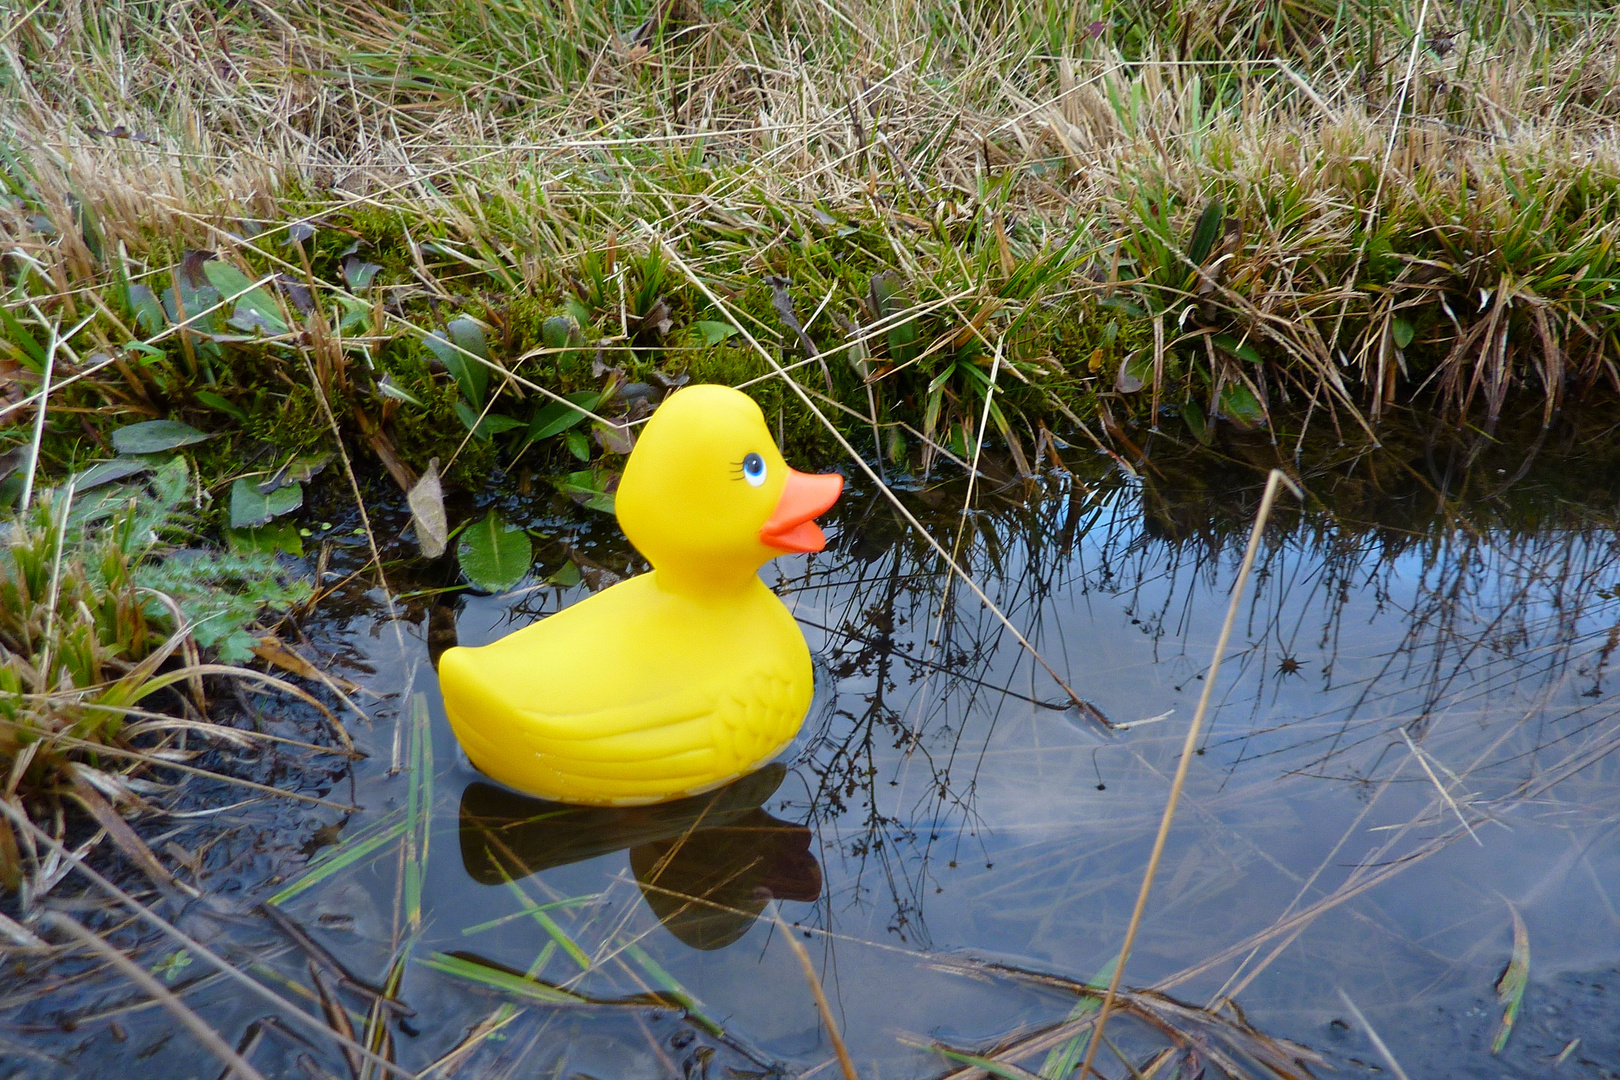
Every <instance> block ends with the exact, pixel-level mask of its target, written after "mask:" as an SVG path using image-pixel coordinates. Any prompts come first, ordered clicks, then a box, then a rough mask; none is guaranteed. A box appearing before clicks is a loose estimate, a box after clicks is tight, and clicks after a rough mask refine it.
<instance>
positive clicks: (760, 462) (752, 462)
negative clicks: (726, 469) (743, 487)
mask: <svg viewBox="0 0 1620 1080" xmlns="http://www.w3.org/2000/svg"><path fill="white" fill-rule="evenodd" d="M743 479H744V480H747V481H748V482H749V483H750V484H752V485H753V486H754V487H759V485H761V484H763V483H764V482H765V459H764V458H762V457H760V456H759V455H758V454H749V455H748V456H747V457H745V458H743Z"/></svg>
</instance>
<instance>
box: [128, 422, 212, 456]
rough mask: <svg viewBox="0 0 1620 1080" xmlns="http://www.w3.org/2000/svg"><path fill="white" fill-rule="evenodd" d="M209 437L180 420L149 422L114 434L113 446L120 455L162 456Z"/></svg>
mask: <svg viewBox="0 0 1620 1080" xmlns="http://www.w3.org/2000/svg"><path fill="white" fill-rule="evenodd" d="M209 437H210V436H208V435H204V434H203V433H202V432H200V431H198V430H197V429H196V428H194V427H192V426H191V425H190V424H182V423H181V422H180V421H178V420H147V421H145V422H143V423H139V424H128V425H126V426H124V427H121V428H119V429H118V430H117V431H115V432H113V433H112V444H113V449H114V450H117V451H118V452H119V453H120V454H161V453H162V452H163V451H165V450H174V449H177V448H179V447H182V446H190V445H191V444H193V443H200V442H202V441H204V440H205V439H208V438H209Z"/></svg>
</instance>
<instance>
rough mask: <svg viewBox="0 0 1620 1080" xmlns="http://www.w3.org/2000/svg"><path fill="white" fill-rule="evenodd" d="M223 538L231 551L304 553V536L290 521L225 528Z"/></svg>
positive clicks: (265, 553) (266, 553)
mask: <svg viewBox="0 0 1620 1080" xmlns="http://www.w3.org/2000/svg"><path fill="white" fill-rule="evenodd" d="M282 490H283V491H285V490H287V489H285V488H283V489H282ZM225 539H226V541H227V542H228V543H229V544H230V545H231V550H232V551H247V552H257V553H259V554H261V555H274V554H275V553H276V552H278V551H285V552H286V553H287V554H288V555H294V556H301V555H303V554H304V538H303V537H302V536H299V535H298V526H296V525H294V524H293V523H292V522H290V521H272V522H270V523H269V524H268V525H260V526H259V527H258V528H253V529H226V530H225Z"/></svg>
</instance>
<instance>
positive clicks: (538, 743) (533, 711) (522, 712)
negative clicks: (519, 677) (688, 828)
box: [455, 672, 804, 799]
mask: <svg viewBox="0 0 1620 1080" xmlns="http://www.w3.org/2000/svg"><path fill="white" fill-rule="evenodd" d="M502 712H503V713H504V715H501V716H499V717H495V716H492V715H490V714H487V713H483V712H482V711H481V710H477V709H473V710H470V711H465V712H462V713H461V715H459V716H457V717H456V718H455V719H456V720H457V725H456V726H457V728H458V734H459V735H460V736H461V738H462V741H463V742H464V743H465V744H466V746H467V752H468V754H469V755H470V756H471V757H472V759H473V760H474V761H475V762H477V763H479V764H480V766H481V767H483V768H485V769H486V771H489V772H490V773H491V774H492V775H495V776H496V778H497V779H501V778H502V773H503V772H504V771H505V770H504V769H503V768H502V766H503V765H506V764H510V765H511V767H512V770H513V771H512V772H511V773H509V774H508V775H516V774H517V773H518V771H520V770H521V772H523V773H528V772H530V771H531V770H534V771H537V772H538V773H540V774H541V775H542V776H543V777H544V778H545V780H544V787H545V788H546V791H545V794H547V795H549V796H551V797H554V798H557V797H562V798H570V799H575V798H581V797H584V796H586V795H589V796H591V797H593V799H604V798H605V799H619V798H637V797H640V796H642V795H644V794H645V793H646V792H647V791H648V790H649V788H650V787H653V786H655V787H657V788H658V789H660V790H661V791H663V792H681V791H689V790H690V791H695V790H700V789H703V788H707V787H712V786H714V784H716V783H717V782H720V781H723V780H727V779H730V778H732V777H735V776H738V775H740V774H741V773H743V772H745V771H747V770H749V769H751V768H753V767H755V766H757V765H758V764H760V763H761V762H762V761H764V760H765V759H766V758H767V757H769V756H770V755H771V754H772V753H774V752H775V751H776V750H777V749H778V748H779V747H780V746H781V745H782V744H783V743H785V742H787V741H788V740H789V739H791V738H792V737H793V734H794V732H795V731H796V730H797V728H798V724H799V722H800V721H801V720H802V719H803V712H804V705H803V702H802V700H799V695H796V694H795V693H794V686H793V683H792V680H790V679H787V678H783V677H780V676H776V675H772V674H770V673H765V672H757V673H753V674H750V675H745V676H743V677H741V678H738V677H735V676H734V677H733V678H732V679H731V680H729V681H728V684H727V685H726V687H725V688H724V689H723V690H722V689H720V688H718V687H717V686H716V685H715V684H714V683H712V682H708V681H696V680H694V681H693V682H691V683H688V684H686V685H681V686H666V687H665V688H664V689H663V690H662V692H660V693H657V694H656V695H650V696H647V697H646V698H644V699H643V700H639V701H620V702H617V703H615V704H614V705H611V706H608V707H604V708H600V709H595V710H590V711H569V712H562V711H555V710H550V709H547V708H545V707H544V706H543V705H542V704H540V703H538V702H536V703H532V704H531V703H523V704H512V703H507V707H506V709H504V710H502ZM520 762H521V764H520ZM520 786H533V785H520Z"/></svg>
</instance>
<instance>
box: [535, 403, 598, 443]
mask: <svg viewBox="0 0 1620 1080" xmlns="http://www.w3.org/2000/svg"><path fill="white" fill-rule="evenodd" d="M563 396H564V397H566V398H567V399H568V400H569V401H571V402H573V403H574V404H575V405H578V406H579V408H578V409H576V408H572V407H571V406H569V405H565V404H563V403H562V402H560V401H549V402H547V403H546V404H545V405H543V406H542V407H541V408H540V411H539V412H537V413H535V414H534V419H533V420H531V421H529V437H528V440H527V441H528V442H539V441H540V440H542V439H549V438H551V437H552V436H553V435H561V434H562V433H563V432H565V431H567V430H568V429H569V428H571V427H573V426H574V425H575V424H578V423H579V422H580V421H581V420H584V419H585V414H584V413H583V412H581V411H580V410H581V409H594V408H596V405H597V402H598V401H600V400H601V398H602V395H601V394H599V393H596V392H595V391H593V390H580V391H576V392H574V393H572V394H564V395H563Z"/></svg>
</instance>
